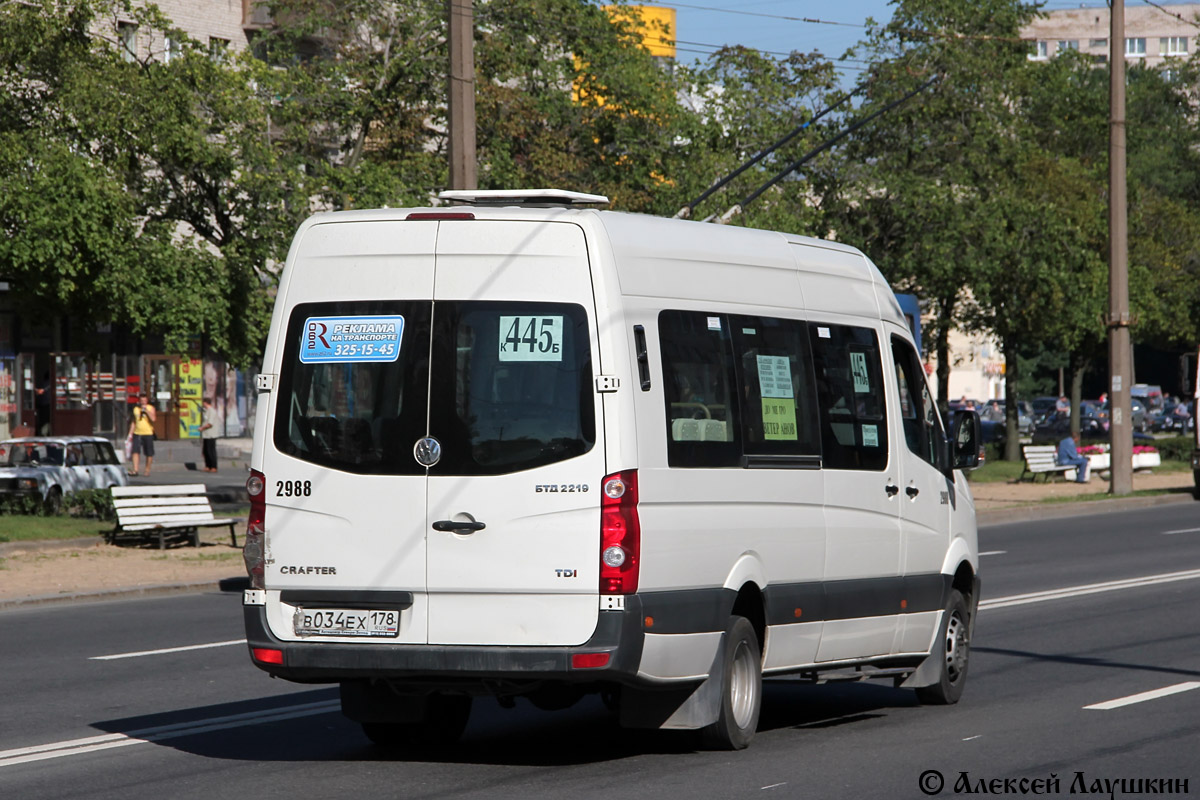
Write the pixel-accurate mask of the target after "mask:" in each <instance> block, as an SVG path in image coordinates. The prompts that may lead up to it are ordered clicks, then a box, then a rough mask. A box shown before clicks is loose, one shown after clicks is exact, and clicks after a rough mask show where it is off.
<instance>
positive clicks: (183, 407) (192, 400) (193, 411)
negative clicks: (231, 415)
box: [175, 358, 204, 439]
mask: <svg viewBox="0 0 1200 800" xmlns="http://www.w3.org/2000/svg"><path fill="white" fill-rule="evenodd" d="M175 369H176V376H177V377H178V379H179V438H180V439H198V438H200V419H201V416H202V412H203V408H202V406H201V404H200V401H201V398H203V397H204V362H203V361H201V360H200V359H198V358H193V359H180V360H179V363H178V364H177V365H176V367H175Z"/></svg>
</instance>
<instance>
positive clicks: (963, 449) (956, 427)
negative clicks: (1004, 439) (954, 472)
mask: <svg viewBox="0 0 1200 800" xmlns="http://www.w3.org/2000/svg"><path fill="white" fill-rule="evenodd" d="M982 452H983V427H982V426H981V425H980V424H979V414H977V413H975V412H974V411H957V412H955V414H954V424H953V425H951V426H950V468H951V469H975V468H976V467H978V466H979V465H980V463H981V462H982V461H983V458H982Z"/></svg>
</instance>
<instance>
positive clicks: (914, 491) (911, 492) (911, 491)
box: [904, 486, 921, 497]
mask: <svg viewBox="0 0 1200 800" xmlns="http://www.w3.org/2000/svg"><path fill="white" fill-rule="evenodd" d="M904 493H905V494H906V495H908V496H909V497H916V496H917V495H919V494H920V493H921V490H920V489H918V488H917V487H915V486H909V487H907V488H905V490H904Z"/></svg>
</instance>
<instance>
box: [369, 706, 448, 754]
mask: <svg viewBox="0 0 1200 800" xmlns="http://www.w3.org/2000/svg"><path fill="white" fill-rule="evenodd" d="M470 716H471V698H470V697H468V696H466V695H458V694H435V695H433V696H431V697H430V698H429V704H428V712H427V714H426V716H425V718H424V719H422V720H420V721H418V722H364V723H362V729H363V733H364V734H366V736H367V738H368V739H370V740H371V741H372V742H374V743H375V744H377V745H379V746H380V747H400V746H408V747H442V746H446V745H451V744H454V743H455V742H457V741H458V740H459V738H460V737H462V734H463V731H464V730H466V728H467V720H468V719H470Z"/></svg>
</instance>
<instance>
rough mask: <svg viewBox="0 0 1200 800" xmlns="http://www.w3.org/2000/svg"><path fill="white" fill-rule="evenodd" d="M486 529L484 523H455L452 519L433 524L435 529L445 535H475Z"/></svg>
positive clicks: (440, 520)
mask: <svg viewBox="0 0 1200 800" xmlns="http://www.w3.org/2000/svg"><path fill="white" fill-rule="evenodd" d="M486 527H487V525H484V524H483V523H482V522H455V521H454V520H452V519H439V520H437V521H436V522H434V523H433V529H434V530H435V531H442V532H443V533H475V532H476V531H481V530H483V529H484V528H486Z"/></svg>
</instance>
